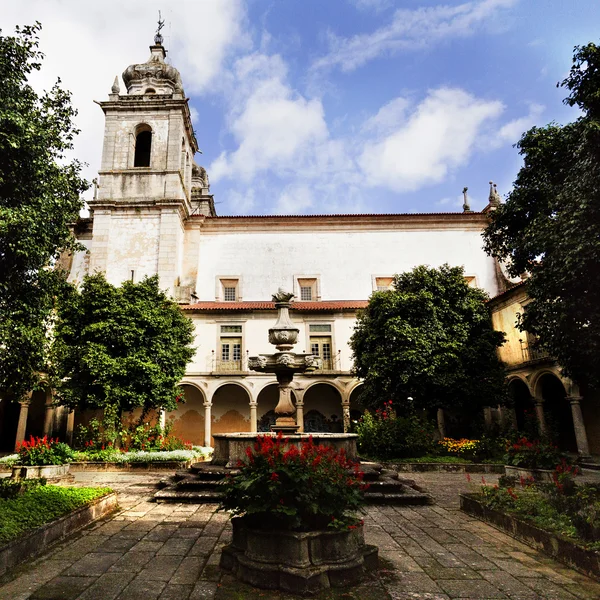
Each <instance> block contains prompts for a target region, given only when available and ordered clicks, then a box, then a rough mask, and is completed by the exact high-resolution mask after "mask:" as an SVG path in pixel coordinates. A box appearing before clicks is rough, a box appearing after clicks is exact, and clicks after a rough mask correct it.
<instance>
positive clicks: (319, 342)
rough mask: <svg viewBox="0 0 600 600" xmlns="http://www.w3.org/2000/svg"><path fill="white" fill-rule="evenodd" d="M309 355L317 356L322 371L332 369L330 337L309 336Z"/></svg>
mask: <svg viewBox="0 0 600 600" xmlns="http://www.w3.org/2000/svg"><path fill="white" fill-rule="evenodd" d="M310 353H311V354H312V355H313V356H318V357H319V358H320V359H321V361H322V363H323V369H324V370H331V369H333V361H332V360H331V337H330V336H319V337H316V336H311V338H310Z"/></svg>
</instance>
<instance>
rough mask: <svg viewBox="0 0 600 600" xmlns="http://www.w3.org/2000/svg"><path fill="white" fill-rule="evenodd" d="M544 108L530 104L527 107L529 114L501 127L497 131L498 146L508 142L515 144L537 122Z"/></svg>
mask: <svg viewBox="0 0 600 600" xmlns="http://www.w3.org/2000/svg"><path fill="white" fill-rule="evenodd" d="M544 109H545V107H544V106H542V105H541V104H535V103H532V104H530V105H529V114H527V115H526V116H524V117H520V118H519V119H514V120H513V121H509V122H508V123H506V124H505V125H503V126H502V127H501V128H500V130H499V131H498V137H497V141H498V145H501V144H502V143H505V142H509V143H510V144H516V143H517V142H518V141H519V139H520V138H521V135H522V134H523V133H525V131H527V130H528V129H530V128H531V127H533V126H534V125H535V124H536V123H538V122H539V117H540V116H541V114H542V113H543V112H544Z"/></svg>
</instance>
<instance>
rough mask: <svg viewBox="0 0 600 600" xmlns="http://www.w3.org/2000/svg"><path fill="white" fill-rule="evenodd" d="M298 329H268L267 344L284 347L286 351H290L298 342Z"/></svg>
mask: <svg viewBox="0 0 600 600" xmlns="http://www.w3.org/2000/svg"><path fill="white" fill-rule="evenodd" d="M298 333H299V330H298V329H276V328H272V329H269V343H271V344H273V345H274V346H277V347H279V346H285V349H286V350H290V349H291V348H292V346H293V345H294V344H295V343H296V342H297V341H298Z"/></svg>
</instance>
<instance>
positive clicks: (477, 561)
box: [0, 473, 600, 600]
mask: <svg viewBox="0 0 600 600" xmlns="http://www.w3.org/2000/svg"><path fill="white" fill-rule="evenodd" d="M163 476H164V475H161V474H157V473H150V474H148V473H144V474H141V473H140V474H126V473H78V474H76V483H77V484H80V485H90V484H94V485H110V486H112V487H113V488H114V489H115V490H117V491H118V492H119V503H120V506H121V509H120V510H119V512H117V513H116V514H115V515H113V516H112V517H110V518H107V519H105V520H103V521H101V522H98V523H96V524H94V525H92V526H90V527H88V528H87V529H85V530H84V531H82V532H81V533H79V534H77V535H75V536H74V537H72V538H70V539H68V540H67V541H65V542H63V543H61V544H60V545H57V546H55V547H53V548H52V549H51V550H49V551H48V552H47V553H46V554H44V555H43V556H41V557H40V558H38V559H36V560H34V561H31V562H29V563H25V564H23V565H22V566H20V567H19V568H18V569H16V570H14V571H12V572H11V573H9V574H7V575H6V576H5V577H4V578H2V579H0V599H1V600H26V599H31V600H59V599H60V600H212V599H215V600H246V599H249V600H254V599H256V600H258V599H264V600H269V599H275V598H277V599H281V600H290V599H291V598H294V596H290V595H289V594H279V593H273V592H269V591H264V590H253V589H252V588H250V587H248V586H245V585H242V584H239V583H238V582H237V581H235V580H234V579H233V578H231V577H230V576H228V575H222V574H221V573H220V571H219V568H218V564H219V557H220V548H221V547H222V545H223V544H226V543H227V542H228V541H229V539H230V535H231V530H230V525H229V523H228V517H227V515H226V514H224V513H219V512H216V506H215V505H201V506H197V505H184V504H155V503H153V502H151V501H150V500H151V498H152V493H153V491H154V488H153V484H154V483H155V482H156V481H158V480H159V479H161V478H162V477H163ZM411 476H413V478H414V479H416V480H417V482H418V483H419V484H420V485H421V486H423V487H424V488H426V489H428V490H429V492H430V493H432V494H433V496H434V497H435V498H436V504H435V505H432V506H425V507H415V508H407V507H370V508H369V509H368V513H367V515H366V517H365V523H366V526H367V530H366V531H367V541H368V542H369V543H373V544H377V545H378V546H379V552H380V554H379V556H380V559H381V560H380V562H381V568H380V570H379V571H378V572H377V573H376V574H374V575H373V577H372V578H371V579H370V580H369V581H367V582H365V583H364V584H363V585H362V586H360V587H357V588H353V589H350V590H335V591H330V592H327V593H324V594H322V596H321V598H323V599H325V598H345V599H349V600H350V599H356V600H371V599H372V600H384V599H390V600H408V599H419V598H420V599H427V600H446V599H449V598H465V599H471V600H475V599H477V600H482V599H488V598H490V599H492V598H493V599H497V598H511V599H518V600H534V599H541V598H544V599H556V600H569V599H577V598H580V599H598V598H600V583H597V582H594V581H593V580H591V579H588V578H587V577H584V576H582V575H580V574H578V573H577V572H575V571H573V570H571V569H568V568H567V567H565V566H563V565H561V564H560V563H558V562H556V561H554V560H552V559H550V558H547V557H546V556H544V555H543V554H540V553H538V552H536V551H535V550H532V549H531V548H529V547H528V546H525V545H523V544H521V543H519V542H517V541H515V540H513V539H512V538H510V537H509V536H507V535H504V534H503V533H501V532H499V531H497V530H496V529H494V528H492V527H490V526H488V525H486V524H484V523H481V522H479V521H477V520H475V519H472V518H471V517H468V516H466V515H464V514H462V513H461V512H460V511H459V510H458V493H459V492H460V491H466V490H468V489H469V484H468V483H467V481H466V479H465V476H464V475H463V474H450V473H444V474H438V473H435V474H414V475H411ZM472 479H473V481H479V479H480V476H472ZM486 480H487V481H488V482H494V481H495V477H494V476H486Z"/></svg>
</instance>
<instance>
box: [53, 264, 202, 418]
mask: <svg viewBox="0 0 600 600" xmlns="http://www.w3.org/2000/svg"><path fill="white" fill-rule="evenodd" d="M193 329H194V328H193V325H192V322H191V321H190V320H189V319H188V318H187V317H185V316H184V314H183V313H182V312H181V310H180V308H179V307H178V306H177V304H176V303H175V302H173V301H172V300H169V298H167V296H166V295H165V294H164V292H162V291H161V290H160V288H159V285H158V277H157V276H154V277H149V278H145V279H144V280H143V281H141V282H140V283H137V284H136V283H132V282H125V283H123V284H122V285H121V286H120V287H115V286H113V285H111V284H110V283H108V282H107V281H106V279H105V277H104V275H103V274H102V273H98V274H94V275H91V276H87V277H85V279H84V281H83V285H82V288H81V291H80V292H79V291H77V290H75V289H72V291H71V293H70V294H69V297H68V298H67V299H66V301H65V302H63V303H62V304H61V305H60V307H59V312H58V320H57V323H56V328H55V341H54V344H53V359H54V360H53V365H54V369H55V375H56V379H57V395H58V397H59V399H60V402H61V403H62V404H65V405H67V406H70V407H72V408H75V407H78V408H80V409H85V408H101V409H103V410H104V419H105V422H106V423H107V424H108V425H111V424H112V425H113V426H114V425H116V424H117V423H118V420H119V418H120V415H121V413H122V411H128V410H133V409H135V408H137V407H141V408H143V409H144V412H145V411H148V410H150V409H152V408H155V409H164V410H174V409H175V407H176V397H177V395H178V392H177V384H178V382H179V381H180V379H181V378H182V377H183V375H184V373H185V367H186V365H187V363H188V362H189V360H190V359H191V358H192V356H193V354H194V349H193V348H192V346H191V344H192V342H193V339H194V336H193Z"/></svg>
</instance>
